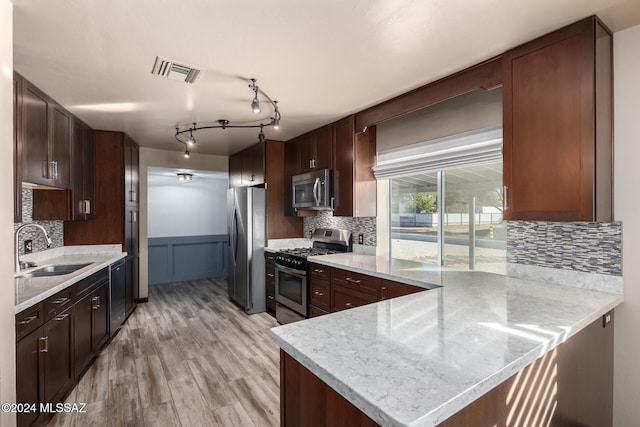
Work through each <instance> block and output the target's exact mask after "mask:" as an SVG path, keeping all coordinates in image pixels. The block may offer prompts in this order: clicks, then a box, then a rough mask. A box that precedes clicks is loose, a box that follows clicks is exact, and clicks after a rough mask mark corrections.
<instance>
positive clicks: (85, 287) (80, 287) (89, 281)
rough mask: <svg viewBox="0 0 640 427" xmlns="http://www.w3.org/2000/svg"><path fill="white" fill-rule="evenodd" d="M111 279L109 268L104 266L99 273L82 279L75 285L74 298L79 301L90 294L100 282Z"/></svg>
mask: <svg viewBox="0 0 640 427" xmlns="http://www.w3.org/2000/svg"><path fill="white" fill-rule="evenodd" d="M107 280H109V269H108V268H103V269H102V270H100V271H98V272H97V273H93V274H92V275H91V276H89V277H87V278H85V279H82V280H80V281H79V282H78V283H76V284H75V285H74V294H73V295H74V299H75V301H79V300H80V299H82V297H84V296H85V295H87V294H89V293H90V292H91V291H92V290H93V289H95V288H96V287H97V286H98V285H99V284H101V283H104V282H105V281H107Z"/></svg>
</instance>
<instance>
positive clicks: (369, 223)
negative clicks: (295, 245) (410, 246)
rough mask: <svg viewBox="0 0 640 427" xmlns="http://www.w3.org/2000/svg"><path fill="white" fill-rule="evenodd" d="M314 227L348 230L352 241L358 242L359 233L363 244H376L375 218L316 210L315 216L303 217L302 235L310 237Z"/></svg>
mask: <svg viewBox="0 0 640 427" xmlns="http://www.w3.org/2000/svg"><path fill="white" fill-rule="evenodd" d="M316 228H339V229H343V230H349V231H351V233H352V236H353V243H354V244H357V243H358V236H359V235H360V234H362V235H363V237H364V245H365V246H374V247H375V246H376V244H377V237H376V218H375V217H363V218H352V217H346V216H333V213H332V212H331V211H318V213H317V214H316V216H306V217H304V236H305V237H310V236H311V233H313V230H315V229H316Z"/></svg>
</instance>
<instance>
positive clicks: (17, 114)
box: [13, 72, 24, 222]
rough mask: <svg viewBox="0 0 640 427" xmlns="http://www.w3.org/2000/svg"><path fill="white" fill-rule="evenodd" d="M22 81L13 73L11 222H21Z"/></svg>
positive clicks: (20, 77)
mask: <svg viewBox="0 0 640 427" xmlns="http://www.w3.org/2000/svg"><path fill="white" fill-rule="evenodd" d="M23 84H24V80H23V78H22V76H20V75H19V74H18V73H16V72H14V73H13V222H22V143H21V141H22V114H21V110H22V90H23V89H22V86H23Z"/></svg>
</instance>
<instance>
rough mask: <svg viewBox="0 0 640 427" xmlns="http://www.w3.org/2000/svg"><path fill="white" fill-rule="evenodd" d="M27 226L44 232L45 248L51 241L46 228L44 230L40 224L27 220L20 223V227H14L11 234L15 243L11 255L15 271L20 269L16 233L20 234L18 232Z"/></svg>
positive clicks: (18, 245)
mask: <svg viewBox="0 0 640 427" xmlns="http://www.w3.org/2000/svg"><path fill="white" fill-rule="evenodd" d="M27 227H35V228H37V229H39V230H41V231H42V234H44V238H45V240H46V241H47V248H49V247H51V243H52V242H51V239H50V238H49V234H48V233H47V230H45V228H44V227H43V226H41V225H40V224H35V223H33V222H29V223H27V224H22V225H21V226H20V227H18V228H16V231H15V233H14V234H13V239H14V241H15V244H16V246H15V251H14V253H13V256H14V258H15V261H16V273H18V272H19V271H20V254H19V251H20V244H19V241H18V235H19V234H20V232H21V231H22V230H24V229H25V228H27Z"/></svg>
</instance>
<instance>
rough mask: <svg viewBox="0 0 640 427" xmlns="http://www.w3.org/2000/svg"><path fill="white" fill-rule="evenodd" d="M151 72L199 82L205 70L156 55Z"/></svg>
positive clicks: (180, 79)
mask: <svg viewBox="0 0 640 427" xmlns="http://www.w3.org/2000/svg"><path fill="white" fill-rule="evenodd" d="M151 74H155V75H157V76H160V77H166V78H168V79H171V80H179V81H182V82H186V83H197V82H198V80H200V78H201V77H202V75H203V74H204V71H202V70H198V69H197V68H194V67H190V66H188V65H183V64H177V63H176V62H174V61H172V60H170V59H166V58H160V57H159V56H156V62H155V64H153V70H151Z"/></svg>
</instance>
